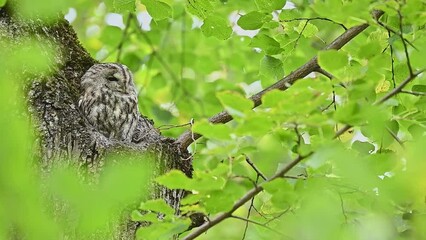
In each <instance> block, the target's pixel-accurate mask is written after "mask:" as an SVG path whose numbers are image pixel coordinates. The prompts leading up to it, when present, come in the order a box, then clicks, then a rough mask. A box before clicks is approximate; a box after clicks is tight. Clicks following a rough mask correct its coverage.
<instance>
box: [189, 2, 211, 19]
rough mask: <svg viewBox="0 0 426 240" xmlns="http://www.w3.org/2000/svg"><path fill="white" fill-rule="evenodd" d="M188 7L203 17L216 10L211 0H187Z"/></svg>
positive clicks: (190, 10)
mask: <svg viewBox="0 0 426 240" xmlns="http://www.w3.org/2000/svg"><path fill="white" fill-rule="evenodd" d="M186 8H187V9H188V12H190V13H192V14H194V15H195V16H197V17H200V18H201V19H205V18H206V17H207V16H209V15H210V14H211V13H212V12H213V10H214V8H213V5H212V4H211V3H210V1H209V0H197V1H186Z"/></svg>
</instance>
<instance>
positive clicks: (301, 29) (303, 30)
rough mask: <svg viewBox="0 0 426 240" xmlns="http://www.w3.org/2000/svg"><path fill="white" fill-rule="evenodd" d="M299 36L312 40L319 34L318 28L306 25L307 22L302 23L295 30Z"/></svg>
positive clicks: (309, 24)
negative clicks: (311, 38)
mask: <svg viewBox="0 0 426 240" xmlns="http://www.w3.org/2000/svg"><path fill="white" fill-rule="evenodd" d="M294 29H295V30H296V31H297V32H298V33H299V34H302V35H303V36H304V37H306V38H310V37H313V36H315V34H317V32H318V28H317V26H315V25H313V24H311V23H309V22H308V23H306V22H300V23H299V25H298V26H297V27H295V28H294Z"/></svg>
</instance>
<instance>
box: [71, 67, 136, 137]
mask: <svg viewBox="0 0 426 240" xmlns="http://www.w3.org/2000/svg"><path fill="white" fill-rule="evenodd" d="M81 90H82V93H81V97H80V100H79V103H78V105H79V107H80V110H81V111H82V113H83V115H84V116H85V117H86V119H87V121H88V122H89V123H90V124H91V125H92V126H93V127H94V128H95V129H96V130H97V131H99V132H100V133H102V134H103V135H105V136H106V137H108V138H111V139H116V140H120V141H126V142H130V141H131V140H132V136H133V133H134V131H135V129H136V126H137V124H138V119H139V116H140V113H139V109H138V95H137V91H136V88H135V85H134V83H133V76H132V73H131V72H130V70H129V69H128V68H127V67H126V66H124V65H122V64H119V63H101V64H95V65H93V66H92V67H91V68H90V69H89V70H87V72H86V73H85V74H84V75H83V77H82V78H81Z"/></svg>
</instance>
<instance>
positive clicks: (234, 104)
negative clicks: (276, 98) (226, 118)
mask: <svg viewBox="0 0 426 240" xmlns="http://www.w3.org/2000/svg"><path fill="white" fill-rule="evenodd" d="M216 96H217V98H218V99H219V101H220V103H221V104H222V106H223V107H224V108H225V109H226V110H227V111H228V112H229V113H230V114H231V115H233V116H243V115H244V112H245V111H247V110H251V109H252V108H253V107H254V105H253V102H252V101H251V100H249V99H247V98H245V97H244V96H242V95H240V94H238V93H236V92H231V91H226V92H220V93H217V94H216Z"/></svg>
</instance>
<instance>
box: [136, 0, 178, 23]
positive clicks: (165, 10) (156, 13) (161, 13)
mask: <svg viewBox="0 0 426 240" xmlns="http://www.w3.org/2000/svg"><path fill="white" fill-rule="evenodd" d="M142 3H143V4H144V5H145V6H146V10H147V11H148V13H149V15H150V16H151V17H152V18H153V19H154V20H155V21H159V20H163V19H166V18H171V17H173V9H172V7H170V6H169V5H168V4H167V3H165V2H161V1H158V0H142Z"/></svg>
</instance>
